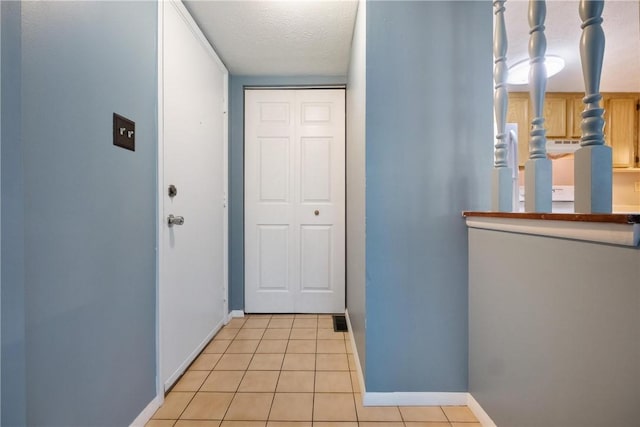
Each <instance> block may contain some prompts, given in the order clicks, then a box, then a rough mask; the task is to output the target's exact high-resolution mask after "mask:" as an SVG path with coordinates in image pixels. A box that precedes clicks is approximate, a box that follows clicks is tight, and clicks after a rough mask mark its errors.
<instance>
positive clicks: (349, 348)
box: [344, 340, 353, 354]
mask: <svg viewBox="0 0 640 427" xmlns="http://www.w3.org/2000/svg"><path fill="white" fill-rule="evenodd" d="M344 344H345V347H346V348H347V354H353V345H352V344H351V341H350V340H345V343H344Z"/></svg>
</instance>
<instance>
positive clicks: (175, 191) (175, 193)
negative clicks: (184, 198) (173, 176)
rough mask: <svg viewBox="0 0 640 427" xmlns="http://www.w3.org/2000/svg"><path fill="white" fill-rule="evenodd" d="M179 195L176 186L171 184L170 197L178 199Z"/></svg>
mask: <svg viewBox="0 0 640 427" xmlns="http://www.w3.org/2000/svg"><path fill="white" fill-rule="evenodd" d="M177 195H178V189H177V188H176V186H175V185H173V184H171V185H170V186H169V197H176V196H177Z"/></svg>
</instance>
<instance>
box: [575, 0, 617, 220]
mask: <svg viewBox="0 0 640 427" xmlns="http://www.w3.org/2000/svg"><path fill="white" fill-rule="evenodd" d="M603 9H604V0H581V1H580V5H579V14H580V19H581V20H582V25H581V28H582V36H581V37H580V59H581V61H582V76H583V78H584V87H585V97H584V98H583V100H582V102H583V103H584V106H585V109H584V111H583V112H582V124H581V125H580V128H581V129H582V138H581V139H580V148H579V149H578V151H576V153H575V161H574V166H575V169H574V181H575V211H576V212H579V213H611V210H612V209H611V208H612V206H611V204H612V188H611V186H612V181H613V176H612V174H613V171H612V162H611V160H612V159H611V156H612V153H611V147H608V146H606V145H605V144H604V135H603V128H604V118H603V115H604V109H603V108H600V101H601V100H602V95H601V94H600V76H601V73H602V61H603V57H604V45H605V38H604V31H603V30H602V10H603Z"/></svg>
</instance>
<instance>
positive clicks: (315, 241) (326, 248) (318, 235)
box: [300, 225, 333, 291]
mask: <svg viewBox="0 0 640 427" xmlns="http://www.w3.org/2000/svg"><path fill="white" fill-rule="evenodd" d="M331 237H332V236H331V226H326V225H303V226H302V227H301V247H300V249H301V259H302V265H301V273H300V276H301V277H300V279H301V289H302V291H308V290H325V291H326V290H331V289H332V286H331V247H332V246H333V245H332V243H333V242H332V238H331Z"/></svg>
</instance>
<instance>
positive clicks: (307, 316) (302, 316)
mask: <svg viewBox="0 0 640 427" xmlns="http://www.w3.org/2000/svg"><path fill="white" fill-rule="evenodd" d="M295 318H296V319H316V320H317V319H318V315H317V314H304V313H301V314H296V315H295Z"/></svg>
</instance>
